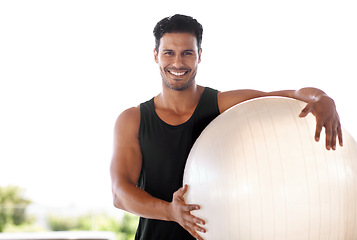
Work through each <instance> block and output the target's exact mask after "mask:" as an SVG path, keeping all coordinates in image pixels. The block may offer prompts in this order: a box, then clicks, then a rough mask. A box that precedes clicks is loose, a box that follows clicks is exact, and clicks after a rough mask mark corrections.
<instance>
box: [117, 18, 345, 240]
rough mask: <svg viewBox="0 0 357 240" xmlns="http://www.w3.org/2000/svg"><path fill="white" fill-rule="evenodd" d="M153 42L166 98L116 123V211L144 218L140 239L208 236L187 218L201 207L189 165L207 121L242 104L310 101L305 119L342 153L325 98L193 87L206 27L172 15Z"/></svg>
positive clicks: (316, 93) (315, 93)
mask: <svg viewBox="0 0 357 240" xmlns="http://www.w3.org/2000/svg"><path fill="white" fill-rule="evenodd" d="M154 35H155V39H156V47H155V50H154V57H155V61H156V63H157V64H158V66H159V69H160V73H161V76H162V92H161V93H160V94H158V95H157V96H156V97H154V98H152V99H151V100H149V101H147V102H145V103H142V104H140V106H138V107H133V108H130V109H127V110H125V111H124V112H123V113H122V114H121V115H120V116H119V117H118V119H117V122H116V124H115V132H114V154H113V158H112V163H111V176H112V190H113V198H114V206H115V207H117V208H120V209H123V210H126V211H128V212H131V213H134V214H137V215H139V216H141V218H140V223H139V227H138V230H137V233H136V238H135V239H145V240H147V239H155V240H158V239H165V240H169V239H180V240H182V239H195V238H196V239H202V238H201V237H200V235H199V234H198V232H205V229H204V224H205V222H204V220H202V219H199V218H197V217H195V216H194V215H192V214H191V213H190V211H192V210H198V209H199V205H195V204H190V205H188V204H186V203H185V200H184V194H185V192H186V190H187V187H188V186H183V187H182V178H183V171H184V167H185V163H186V158H187V156H188V154H189V151H190V149H191V147H192V145H193V143H194V141H195V140H196V139H197V137H198V136H199V134H200V133H201V131H202V130H203V129H204V128H205V127H206V126H207V125H208V124H209V122H210V121H212V120H213V119H214V118H215V117H217V116H218V115H219V114H220V113H222V112H224V111H226V110H227V109H228V108H230V107H232V106H234V105H236V104H238V103H241V102H244V101H247V100H249V99H254V98H258V97H264V96H283V97H290V98H294V99H298V100H302V101H305V102H307V103H308V104H307V106H306V107H305V108H304V109H303V110H302V112H301V114H300V117H304V116H306V115H307V114H308V113H313V114H314V115H315V116H316V122H317V124H316V132H315V139H316V141H318V140H319V138H320V132H321V130H322V128H323V127H325V131H326V148H327V149H328V150H330V149H336V139H337V138H338V140H339V144H340V145H341V146H342V133H341V126H340V122H339V117H338V114H337V112H336V108H335V104H334V101H333V100H332V99H331V98H329V97H328V96H327V95H326V94H325V93H324V92H323V91H321V90H318V89H315V88H304V89H300V90H298V91H293V90H285V91H276V92H268V93H267V92H261V91H256V90H235V91H229V92H218V91H216V90H214V89H211V88H205V87H202V86H199V85H197V84H196V82H195V76H196V72H197V66H198V64H199V63H200V61H201V53H202V50H201V41H202V26H201V25H200V24H199V23H198V22H197V21H196V20H195V19H193V18H191V17H188V16H183V15H175V16H172V17H169V18H165V19H163V20H161V21H160V22H158V23H157V25H156V27H155V29H154Z"/></svg>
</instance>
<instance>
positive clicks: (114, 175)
mask: <svg viewBox="0 0 357 240" xmlns="http://www.w3.org/2000/svg"><path fill="white" fill-rule="evenodd" d="M139 126H140V108H138V107H137V108H130V109H128V110H126V111H124V112H123V113H122V114H121V115H120V116H119V117H118V119H117V121H116V124H115V129H114V149H113V157H112V162H111V166H110V173H111V181H112V193H113V201H114V206H115V207H116V208H119V209H122V210H125V211H128V212H131V213H134V214H136V215H139V216H141V217H145V218H150V219H159V220H165V221H175V222H177V223H179V224H180V225H181V226H183V227H184V228H185V229H186V230H187V231H188V232H190V233H191V235H192V236H194V237H195V238H197V239H202V238H201V237H200V236H199V235H198V233H197V232H196V231H201V232H204V231H205V229H203V228H201V227H200V226H198V225H197V224H204V221H203V220H201V219H199V218H197V217H195V216H193V215H191V213H190V211H192V210H197V209H199V206H197V205H194V204H185V201H184V198H183V195H184V194H185V192H186V190H187V186H184V187H183V188H180V189H179V190H178V191H177V192H175V193H174V195H173V199H172V202H166V201H163V200H161V199H158V198H155V197H153V196H151V195H150V194H148V193H147V192H146V191H144V190H142V189H141V188H139V187H137V182H138V179H139V176H140V172H141V167H142V154H141V148H140V143H139V137H138V136H139Z"/></svg>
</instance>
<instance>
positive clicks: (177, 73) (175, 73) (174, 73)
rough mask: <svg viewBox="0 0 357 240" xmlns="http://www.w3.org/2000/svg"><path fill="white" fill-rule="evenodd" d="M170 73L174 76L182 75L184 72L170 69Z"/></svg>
mask: <svg viewBox="0 0 357 240" xmlns="http://www.w3.org/2000/svg"><path fill="white" fill-rule="evenodd" d="M170 73H172V74H173V75H176V76H182V75H184V74H185V73H186V72H181V73H180V72H171V71H170Z"/></svg>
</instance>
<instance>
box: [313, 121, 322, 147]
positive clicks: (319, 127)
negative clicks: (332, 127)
mask: <svg viewBox="0 0 357 240" xmlns="http://www.w3.org/2000/svg"><path fill="white" fill-rule="evenodd" d="M322 126H323V124H322V123H320V122H319V121H317V120H316V130H315V141H316V142H318V141H320V134H321V131H322Z"/></svg>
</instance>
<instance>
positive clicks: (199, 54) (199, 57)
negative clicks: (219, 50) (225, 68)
mask: <svg viewBox="0 0 357 240" xmlns="http://www.w3.org/2000/svg"><path fill="white" fill-rule="evenodd" d="M201 54H202V48H201V49H200V51H199V52H198V63H200V62H201Z"/></svg>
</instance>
